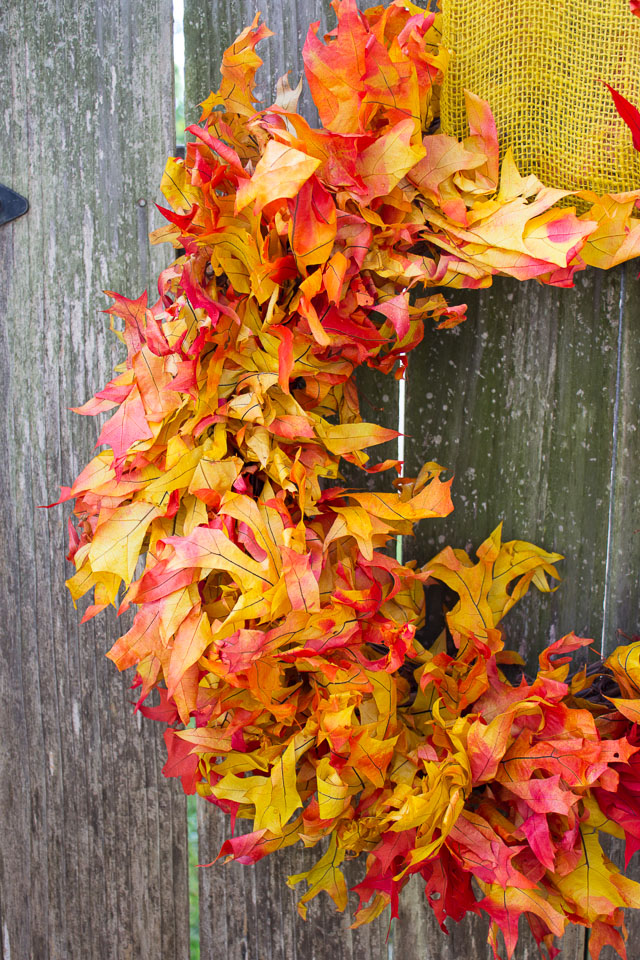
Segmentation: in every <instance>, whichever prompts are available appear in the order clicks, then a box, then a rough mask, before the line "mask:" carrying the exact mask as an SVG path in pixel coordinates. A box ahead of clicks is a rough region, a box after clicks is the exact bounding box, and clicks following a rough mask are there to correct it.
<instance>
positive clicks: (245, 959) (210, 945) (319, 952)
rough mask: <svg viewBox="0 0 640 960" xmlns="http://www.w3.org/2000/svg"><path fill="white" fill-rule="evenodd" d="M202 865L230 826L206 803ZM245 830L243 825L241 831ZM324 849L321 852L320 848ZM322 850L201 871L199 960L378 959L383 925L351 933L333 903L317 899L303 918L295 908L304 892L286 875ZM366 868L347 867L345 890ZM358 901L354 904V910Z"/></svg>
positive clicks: (202, 804) (382, 954)
mask: <svg viewBox="0 0 640 960" xmlns="http://www.w3.org/2000/svg"><path fill="white" fill-rule="evenodd" d="M198 823H199V854H200V862H201V863H209V862H210V861H211V860H213V858H214V857H216V856H217V854H218V852H219V850H220V847H221V846H222V843H223V841H224V840H225V838H226V837H227V836H228V829H229V820H228V817H226V816H224V815H223V814H222V813H221V812H220V811H219V810H218V809H217V808H215V807H213V806H212V805H211V804H209V803H207V802H206V801H202V800H199V801H198ZM249 827H250V825H249V824H248V823H246V822H243V821H240V822H239V824H238V832H242V831H243V830H245V829H247V828H249ZM323 849H324V848H323ZM321 852H322V851H320V850H319V848H316V849H315V850H305V849H303V848H298V847H293V848H292V847H290V848H289V849H288V850H284V851H282V852H281V853H278V854H272V855H271V856H268V857H265V859H264V860H261V861H260V862H259V863H258V864H256V865H255V866H253V867H243V866H242V865H240V864H237V863H229V864H222V863H220V862H219V863H217V864H215V865H214V866H212V867H206V868H203V869H202V870H201V872H200V950H201V956H202V958H203V960H217V958H218V957H219V958H220V960H223V958H224V960H262V958H263V957H264V958H267V957H268V958H269V960H329V958H331V960H383V958H386V956H387V952H386V949H387V948H386V936H387V927H388V920H386V922H385V921H378V922H375V923H372V924H370V925H368V926H365V927H360V928H359V929H357V930H350V929H349V924H350V922H351V920H350V917H349V913H348V911H347V912H345V913H344V914H337V913H336V912H335V910H334V908H333V904H332V903H331V901H330V900H329V899H328V898H327V897H325V896H321V897H317V898H316V899H315V900H313V901H312V902H311V903H310V904H309V905H308V914H307V920H306V921H305V920H303V919H302V918H301V917H300V916H299V915H298V912H297V909H296V903H297V901H298V900H299V899H300V897H301V896H302V894H303V893H304V890H305V889H306V887H305V884H304V883H301V884H300V885H299V886H298V887H296V888H295V889H294V890H291V889H289V887H287V885H286V878H287V877H288V876H290V875H291V874H295V873H301V872H302V871H303V870H308V869H309V868H310V867H311V866H312V864H313V863H314V862H315V861H316V860H317V859H318V857H319V856H320V855H321ZM363 866H364V865H363V864H357V863H352V864H349V865H347V868H346V870H345V873H346V875H347V883H348V885H349V886H350V887H352V886H353V885H354V884H356V883H357V882H358V881H359V880H360V879H361V878H362V874H363ZM356 902H357V900H356V898H354V899H353V901H352V903H351V906H352V907H354V906H355V904H356Z"/></svg>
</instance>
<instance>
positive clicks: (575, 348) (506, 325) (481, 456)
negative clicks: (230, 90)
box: [407, 270, 638, 662]
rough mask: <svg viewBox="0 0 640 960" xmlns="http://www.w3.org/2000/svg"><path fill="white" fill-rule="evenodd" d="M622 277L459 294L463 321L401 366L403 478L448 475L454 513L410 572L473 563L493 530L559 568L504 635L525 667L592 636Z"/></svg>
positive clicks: (433, 527)
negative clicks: (543, 652) (439, 558)
mask: <svg viewBox="0 0 640 960" xmlns="http://www.w3.org/2000/svg"><path fill="white" fill-rule="evenodd" d="M621 276H622V271H621V270H617V271H614V272H612V273H610V274H605V273H602V272H598V271H595V270H594V271H589V272H586V273H582V274H579V275H578V278H577V283H576V287H575V289H567V290H561V289H552V288H547V287H542V286H540V285H538V284H536V283H529V284H519V283H518V282H517V281H509V280H504V279H498V280H496V281H495V283H494V284H493V286H492V287H490V288H489V289H487V290H483V291H478V292H476V291H463V292H462V293H461V294H456V296H457V298H458V299H459V300H464V301H466V302H467V303H468V305H469V318H468V320H467V321H466V322H465V323H463V324H462V325H461V326H459V327H457V328H455V329H453V330H450V331H438V330H434V329H430V330H427V333H426V336H425V341H424V342H423V344H422V345H421V346H420V348H419V349H418V351H416V353H415V355H414V356H412V358H411V363H410V370H409V383H408V391H407V433H408V434H410V435H411V436H410V439H409V440H408V441H407V446H408V467H407V469H408V470H409V472H411V471H413V470H416V469H418V467H419V465H420V463H421V462H422V461H423V460H429V459H435V460H437V461H438V462H439V463H441V464H442V465H443V466H446V467H447V468H448V469H449V470H450V471H451V473H453V474H454V483H453V500H454V505H455V510H454V512H453V514H452V515H451V516H450V517H449V518H447V519H445V520H442V521H437V523H435V522H433V521H425V522H423V523H422V524H421V525H420V526H419V528H418V530H417V536H416V538H415V540H414V541H412V542H411V543H410V544H408V549H409V550H410V551H411V555H412V556H413V557H415V558H416V559H417V560H418V561H419V562H420V563H422V564H424V563H427V562H428V561H429V559H430V558H431V557H432V556H433V555H434V554H435V553H436V552H438V551H439V550H440V549H442V547H443V546H444V545H445V543H446V544H450V545H452V546H454V547H460V548H463V549H465V548H466V549H475V548H476V547H478V546H479V544H480V543H481V542H482V540H483V539H484V538H485V537H486V536H488V535H489V533H491V531H492V530H493V529H494V527H495V526H496V525H497V524H498V523H499V522H500V521H502V522H503V523H504V526H503V538H504V539H505V540H507V539H521V540H529V541H531V542H533V543H536V544H538V545H540V546H542V547H544V548H546V549H548V550H555V551H557V552H558V553H561V554H563V555H564V556H565V558H566V559H565V560H564V561H563V562H562V563H561V564H560V565H559V569H560V571H561V574H562V578H563V579H562V583H561V585H560V587H559V589H558V590H557V591H556V592H555V593H553V594H538V593H537V592H536V591H535V590H532V591H531V593H530V595H529V596H528V597H527V598H525V599H524V600H523V601H521V602H520V603H519V604H518V605H517V606H516V607H515V608H514V609H513V611H512V612H511V613H510V614H509V616H508V617H507V618H506V619H505V621H504V627H505V630H506V634H507V638H508V642H509V643H510V645H512V646H515V647H516V648H517V649H519V650H520V652H521V653H523V654H524V655H525V656H527V657H528V658H529V660H530V662H531V658H533V659H534V660H535V657H536V656H537V653H538V652H539V651H540V649H541V648H542V647H544V646H545V645H546V644H547V643H549V642H551V641H552V640H553V639H555V638H557V637H559V636H562V634H564V633H568V632H569V631H570V630H575V632H576V633H578V634H579V635H581V636H589V637H593V638H594V640H595V641H596V642H597V643H598V644H599V643H600V640H601V636H602V624H603V607H604V599H605V597H604V594H605V581H606V578H605V572H606V566H607V538H608V529H609V502H610V497H609V493H610V478H611V463H612V456H613V436H614V413H615V397H616V370H617V356H618V327H619V322H618V321H619V301H620V283H621ZM629 402H631V401H629ZM621 453H622V451H621ZM628 559H629V561H630V562H631V563H632V564H633V561H634V560H636V561H637V559H638V557H637V553H636V555H635V557H629V558H628ZM634 566H635V568H636V569H637V562H636V563H635V565H634ZM636 596H637V593H636ZM620 626H622V624H620Z"/></svg>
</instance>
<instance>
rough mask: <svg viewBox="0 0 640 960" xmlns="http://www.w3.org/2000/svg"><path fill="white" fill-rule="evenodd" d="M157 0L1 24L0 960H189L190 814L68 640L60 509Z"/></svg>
mask: <svg viewBox="0 0 640 960" xmlns="http://www.w3.org/2000/svg"><path fill="white" fill-rule="evenodd" d="M171 25H172V16H171V3H170V0H120V2H115V0H98V2H97V3H89V2H84V0H80V2H75V0H59V2H57V3H56V4H50V3H45V2H42V0H27V2H24V3H21V4H13V3H9V4H3V5H2V7H1V9H0V60H1V62H2V64H3V68H2V71H0V102H2V104H3V112H2V115H1V116H2V119H1V120H0V124H1V128H2V144H3V149H2V151H0V181H2V182H3V183H6V184H7V185H8V186H10V187H12V188H13V189H15V190H18V191H19V192H21V193H23V194H24V195H25V196H27V197H28V198H29V201H30V204H31V207H30V210H29V213H28V214H27V215H26V216H25V217H23V218H22V219H20V220H18V221H16V222H14V223H12V224H10V225H8V226H4V227H2V228H0V264H1V270H0V303H1V304H2V310H1V313H2V327H1V329H2V334H1V335H2V346H1V348H0V371H1V373H0V377H1V379H0V383H1V389H2V397H3V415H2V418H1V419H0V423H1V426H0V430H1V431H2V435H1V440H0V443H1V444H2V447H1V449H2V458H1V461H0V471H1V479H0V484H1V488H2V499H1V502H0V512H1V517H0V536H1V537H2V545H1V548H0V564H1V571H2V578H3V590H2V592H1V599H0V622H1V624H2V632H3V642H2V649H3V670H2V674H1V679H0V683H1V690H0V711H1V720H0V723H1V727H2V735H3V749H2V751H0V764H1V769H0V809H1V810H2V817H3V842H2V852H1V861H0V911H1V913H2V930H3V957H4V958H5V960H9V958H12V960H26V958H30V957H32V958H36V960H49V958H52V960H53V958H55V960H58V958H59V960H70V958H74V957H82V958H87V960H138V958H140V957H145V958H147V957H148V958H156V960H160V958H162V960H172V958H180V960H184V958H186V957H187V956H188V921H187V855H186V830H185V814H184V808H185V804H184V798H183V797H182V796H181V795H180V789H179V784H178V783H175V782H168V781H165V780H164V778H163V777H162V774H161V772H160V770H161V766H162V764H163V754H164V747H163V744H162V741H161V738H159V731H157V730H155V729H154V727H153V725H152V724H148V723H145V724H144V726H143V725H142V723H141V718H140V717H137V718H136V717H134V716H133V715H132V710H131V705H130V704H131V700H132V699H133V694H132V692H131V691H130V690H129V689H128V684H129V683H130V682H131V677H129V676H126V677H121V676H119V675H118V674H117V672H116V671H115V670H114V668H113V665H112V664H111V663H110V662H108V661H107V660H106V659H105V656H104V654H105V652H106V650H107V649H108V648H109V646H110V644H111V642H112V641H113V639H114V638H115V637H116V636H117V635H118V634H119V633H120V632H121V631H122V624H121V623H120V624H116V621H115V618H114V617H100V618H98V619H97V620H95V621H92V622H91V623H89V624H88V625H85V626H82V627H80V626H79V620H80V612H79V611H75V610H74V609H73V606H72V604H71V602H70V601H69V599H68V597H67V593H66V590H65V587H64V579H65V577H66V576H69V575H70V572H71V571H70V569H69V565H68V564H67V563H66V561H65V559H64V554H65V552H66V550H65V547H66V515H67V513H68V508H62V507H61V508H55V509H53V510H50V511H47V510H41V509H39V505H41V504H45V503H49V502H51V501H52V500H55V499H56V498H57V495H58V485H59V484H60V483H61V482H66V483H69V482H70V481H71V480H72V479H73V478H74V476H75V475H76V474H77V472H78V470H79V469H80V468H81V467H82V466H83V465H84V463H85V462H87V460H88V459H89V458H90V456H91V454H92V448H93V444H94V443H95V439H96V436H97V428H98V425H97V424H96V422H95V421H92V420H85V419H83V418H80V417H77V416H75V415H74V414H71V413H70V412H69V410H68V408H69V407H70V406H72V405H76V404H78V403H79V402H82V401H84V400H85V399H86V398H88V397H89V396H90V395H91V394H92V393H93V392H94V390H95V389H97V388H98V387H99V386H100V385H102V384H103V383H104V382H105V381H106V380H107V379H109V378H110V376H111V371H112V368H113V365H114V363H115V362H116V361H117V360H119V359H120V351H119V350H118V349H117V341H116V339H115V338H114V337H113V336H112V335H111V334H110V333H109V332H108V329H107V325H106V324H105V319H104V317H101V316H100V315H99V311H100V310H102V309H104V307H105V306H106V305H107V299H106V298H105V297H104V295H103V294H102V292H101V291H102V289H103V288H108V289H116V290H119V291H121V292H123V293H125V294H127V295H129V296H138V295H139V293H141V291H142V290H143V289H144V288H145V287H146V286H147V285H149V286H150V288H151V296H153V286H152V285H151V284H152V281H153V278H154V277H155V276H156V275H157V273H158V270H159V269H160V268H161V267H162V266H163V265H164V264H165V263H166V261H167V254H166V252H165V251H164V250H161V251H157V250H156V251H155V252H153V253H152V252H151V251H150V249H149V245H148V241H147V233H148V230H149V229H150V226H151V225H153V226H155V225H156V218H155V214H154V216H151V212H152V211H153V202H154V200H156V199H157V196H156V190H155V185H156V184H158V183H159V181H160V177H161V174H162V169H163V165H164V160H165V157H166V155H167V154H168V153H169V152H172V150H173V145H174V121H173V77H172V70H173V66H172V55H171Z"/></svg>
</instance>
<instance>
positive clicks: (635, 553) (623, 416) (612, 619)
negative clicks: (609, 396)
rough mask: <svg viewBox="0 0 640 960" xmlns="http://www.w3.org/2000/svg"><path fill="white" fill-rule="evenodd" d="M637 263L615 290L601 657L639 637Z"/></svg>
mask: <svg viewBox="0 0 640 960" xmlns="http://www.w3.org/2000/svg"><path fill="white" fill-rule="evenodd" d="M637 273H638V264H637V262H635V263H629V264H627V265H626V266H625V268H624V274H623V276H624V284H623V288H622V291H621V308H622V310H621V325H620V331H619V333H620V338H619V340H620V342H619V354H620V363H619V377H618V385H617V396H618V404H617V430H616V451H615V463H614V484H613V502H612V509H611V536H610V543H609V551H608V557H609V566H608V575H607V597H606V607H605V623H604V632H603V637H604V648H605V653H610V652H611V650H612V649H613V648H614V647H615V646H616V645H617V644H618V643H620V642H625V640H624V638H620V637H619V636H618V635H617V632H618V631H619V630H621V631H623V633H626V634H627V635H629V636H632V635H633V634H637V633H640V614H639V612H638V606H639V605H638V599H639V596H638V594H639V592H640V585H639V576H640V469H639V467H638V464H640V429H639V428H640V338H639V337H638V318H639V317H640V284H639V283H638V279H637Z"/></svg>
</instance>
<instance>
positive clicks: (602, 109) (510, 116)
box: [441, 0, 640, 193]
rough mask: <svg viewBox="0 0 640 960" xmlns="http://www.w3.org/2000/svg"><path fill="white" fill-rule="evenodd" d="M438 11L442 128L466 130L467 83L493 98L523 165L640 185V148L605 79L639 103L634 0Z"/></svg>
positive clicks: (445, 6)
mask: <svg viewBox="0 0 640 960" xmlns="http://www.w3.org/2000/svg"><path fill="white" fill-rule="evenodd" d="M442 14H443V42H444V44H445V46H446V47H447V48H448V49H449V51H450V53H451V62H450V66H449V69H448V71H447V74H446V76H445V82H444V88H443V91H442V104H441V111H442V128H443V130H444V132H445V133H449V134H451V135H453V136H455V137H458V138H463V137H465V136H467V135H468V126H467V117H466V111H465V103H464V90H465V88H466V89H468V90H471V91H472V92H473V93H475V94H477V95H478V96H480V97H482V98H483V99H485V100H488V101H489V104H490V106H491V109H492V111H493V114H494V116H495V119H496V124H497V128H498V136H499V138H500V145H501V147H502V148H503V149H504V148H507V147H511V148H512V149H513V152H514V156H515V159H516V163H517V164H518V167H519V169H520V171H521V173H525V174H529V173H534V174H535V175H536V176H537V177H539V179H540V180H542V181H543V183H545V184H546V185H547V186H551V187H559V188H561V189H566V190H576V189H590V190H595V191H596V192H598V193H606V192H621V191H625V190H635V189H638V188H640V154H639V153H638V152H637V151H636V150H634V148H633V145H632V142H631V134H630V132H629V130H628V128H627V127H626V125H625V124H624V122H623V121H622V119H621V118H620V117H619V116H618V114H617V112H616V110H615V107H614V105H613V102H612V100H611V96H610V94H609V92H608V90H607V89H606V87H605V86H604V84H603V83H602V82H601V81H603V80H606V81H607V83H609V84H611V86H612V87H615V88H616V90H618V91H619V92H620V93H622V94H623V96H625V97H626V98H627V99H628V100H630V101H631V102H632V103H633V104H635V105H637V106H640V19H639V18H638V17H634V16H633V15H632V14H631V12H630V10H629V2H628V0H442Z"/></svg>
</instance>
